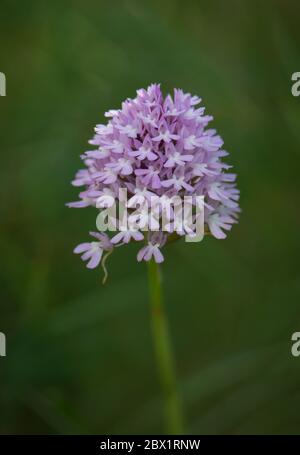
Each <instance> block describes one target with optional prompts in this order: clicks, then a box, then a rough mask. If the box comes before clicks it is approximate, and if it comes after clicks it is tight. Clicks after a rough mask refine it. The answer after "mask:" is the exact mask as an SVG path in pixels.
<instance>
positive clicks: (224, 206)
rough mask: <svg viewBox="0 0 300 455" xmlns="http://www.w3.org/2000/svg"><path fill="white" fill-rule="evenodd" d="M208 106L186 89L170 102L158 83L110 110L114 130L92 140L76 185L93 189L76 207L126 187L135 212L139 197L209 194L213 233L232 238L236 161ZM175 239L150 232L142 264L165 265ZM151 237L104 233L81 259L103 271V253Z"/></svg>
mask: <svg viewBox="0 0 300 455" xmlns="http://www.w3.org/2000/svg"><path fill="white" fill-rule="evenodd" d="M200 102H201V100H200V98H198V97H197V96H192V95H190V94H189V93H184V92H183V91H182V90H180V89H175V90H174V96H173V97H171V96H170V95H167V96H166V97H165V98H164V97H163V95H162V92H161V89H160V85H158V84H152V85H150V86H149V87H148V88H147V89H146V90H145V89H140V90H138V91H137V96H136V98H134V99H127V100H126V101H124V102H123V103H122V107H121V109H117V110H110V111H108V112H106V113H105V116H106V117H108V118H109V120H108V122H107V124H106V125H102V124H100V125H97V126H96V128H95V136H94V138H93V139H92V140H91V141H90V144H92V145H93V146H95V149H94V150H91V151H87V152H85V153H84V155H83V156H82V160H83V162H84V164H85V168H84V169H81V170H79V171H78V172H77V174H76V177H75V180H74V181H73V182H72V183H73V185H74V186H84V187H85V189H84V191H82V192H81V193H80V194H79V197H80V200H79V201H78V202H72V203H69V204H68V205H69V207H87V206H95V207H96V206H97V207H99V205H97V201H98V200H99V198H100V200H101V198H102V199H103V197H105V196H107V195H110V196H113V197H114V198H116V199H117V198H118V194H119V189H120V188H126V189H127V192H128V194H129V198H131V199H129V206H130V201H132V199H133V198H135V200H138V199H139V200H141V199H143V198H146V199H147V198H150V197H151V196H154V195H156V196H159V197H161V196H168V197H172V196H180V197H181V198H183V197H184V196H191V195H197V196H204V204H205V209H204V210H205V212H204V222H205V227H206V230H207V232H210V233H211V234H212V235H213V236H214V237H216V238H218V239H223V238H225V237H226V233H225V231H229V230H230V229H231V227H232V224H233V223H236V222H237V215H238V212H239V211H240V209H239V205H238V200H239V191H238V189H237V188H236V184H235V179H236V175H235V174H232V173H229V172H227V171H228V169H229V168H230V167H231V166H229V165H228V164H226V163H224V162H223V161H222V159H223V157H225V156H226V155H228V153H227V152H226V151H225V150H224V149H223V140H222V139H221V137H220V136H219V135H217V134H216V131H215V130H214V129H208V128H207V126H208V124H209V122H210V121H211V120H212V117H211V116H209V115H206V114H205V112H204V111H205V108H204V107H197V105H198V104H200ZM177 234H178V235H185V232H183V231H182V232H179V231H177ZM93 235H94V236H96V237H97V235H95V233H94V234H93ZM169 235H170V234H168V233H166V232H162V231H160V232H149V233H148V235H147V244H146V246H144V247H143V248H142V249H141V250H140V251H139V253H138V257H137V259H138V260H139V261H140V260H146V261H147V260H149V259H151V258H152V257H153V258H154V260H156V262H162V261H163V255H162V253H161V251H160V249H161V247H162V246H163V245H164V244H165V243H166V241H167V239H168V236H169ZM143 239H144V233H143V232H142V230H141V231H136V230H128V231H127V232H119V233H117V234H116V235H115V236H114V237H113V238H112V239H109V238H108V236H107V235H106V234H103V233H102V234H98V237H97V242H91V243H90V244H87V243H85V244H83V245H84V247H83V246H82V245H79V246H78V247H77V248H76V249H75V253H81V252H83V251H84V255H83V259H89V260H90V261H89V267H96V266H97V265H98V264H99V262H100V261H101V257H102V251H103V250H104V251H109V250H111V249H112V247H113V245H123V244H126V243H128V242H129V241H130V240H134V241H141V240H143ZM96 243H97V245H96ZM100 250H101V253H100Z"/></svg>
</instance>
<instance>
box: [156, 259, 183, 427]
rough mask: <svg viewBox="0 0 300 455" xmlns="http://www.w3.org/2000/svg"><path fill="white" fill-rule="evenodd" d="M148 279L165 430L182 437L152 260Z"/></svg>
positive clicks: (169, 355) (181, 421) (157, 271)
mask: <svg viewBox="0 0 300 455" xmlns="http://www.w3.org/2000/svg"><path fill="white" fill-rule="evenodd" d="M148 276H149V292H150V304H151V314H152V329H153V338H154V345H155V351H156V360H157V366H158V372H159V375H160V381H161V385H162V389H163V394H164V405H165V418H166V427H167V428H166V429H167V432H168V433H169V434H183V419H182V416H181V411H180V404H179V399H178V394H177V387H176V380H175V369H174V363H173V356H172V349H171V343H170V337H169V328H168V322H167V319H166V315H165V312H164V307H163V299H162V287H161V274H160V269H159V266H158V264H156V262H154V261H153V260H151V261H149V262H148Z"/></svg>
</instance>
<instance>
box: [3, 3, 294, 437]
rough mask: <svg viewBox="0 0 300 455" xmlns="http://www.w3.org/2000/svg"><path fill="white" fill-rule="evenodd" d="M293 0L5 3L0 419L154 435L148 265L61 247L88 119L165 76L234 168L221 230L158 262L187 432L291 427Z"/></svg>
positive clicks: (128, 253)
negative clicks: (229, 220)
mask: <svg viewBox="0 0 300 455" xmlns="http://www.w3.org/2000/svg"><path fill="white" fill-rule="evenodd" d="M299 20H300V4H299V2H298V1H296V0H295V1H290V0H278V1H276V0H273V1H271V0H270V1H264V2H262V1H258V0H254V1H253V0H244V1H242V0H227V1H222V0H212V1H210V2H208V1H189V0H186V1H174V0H173V1H171V0H164V1H158V0H151V1H146V0H145V1H141V0H136V1H134V0H128V1H117V0H116V1H111V2H109V1H99V0H98V1H83V0H81V1H79V0H77V1H76V0H75V1H58V0H53V1H51V2H50V1H45V0H30V1H29V0H27V1H23V2H21V1H15V0H9V1H8V0H2V1H1V28H0V35H1V39H0V64H1V67H0V71H2V72H4V73H5V74H6V78H7V96H6V97H5V98H4V97H2V98H0V115H1V133H0V137H1V138H0V145H1V168H0V173H1V187H2V191H1V227H0V247H1V259H2V265H1V276H0V284H1V303H0V305H1V307H0V331H2V332H5V333H6V335H7V357H6V358H0V406H1V413H0V432H1V433H2V434H5V433H9V434H11V433H22V434H24V433H25V434H27V433H30V434H32V433H34V434H39V433H43V434H44V433H47V434H48V433H49V434H65V433H67V434H70V433H71V434H77V433H84V434H89V433H99V434H101V433H146V434H147V433H162V432H163V431H164V427H163V413H162V400H161V393H160V387H159V382H158V379H157V374H156V367H155V362H154V353H153V346H152V340H151V331H150V322H149V305H148V300H147V299H148V296H147V279H146V267H145V265H144V264H137V262H136V259H135V256H136V252H137V249H138V245H130V246H129V247H127V248H121V249H119V250H118V251H116V252H115V253H114V254H113V255H112V256H111V257H110V258H109V264H108V265H109V272H110V276H109V280H108V283H107V285H105V286H104V287H103V286H102V285H101V279H102V275H101V274H102V272H101V270H100V269H97V270H96V271H89V270H87V269H86V268H85V266H84V263H83V262H81V260H80V259H79V257H77V256H74V255H73V253H72V249H73V248H74V246H75V245H77V244H78V243H81V242H82V241H86V239H87V238H88V237H87V235H88V234H87V233H88V231H89V230H91V229H94V228H95V211H94V210H93V209H86V210H75V209H72V210H70V209H67V208H66V207H65V206H64V204H65V202H68V201H73V200H76V199H77V192H78V191H77V189H74V188H72V187H71V186H70V181H71V179H72V178H73V175H74V173H75V171H76V170H77V169H78V168H79V167H80V166H81V162H80V158H79V155H80V154H81V153H82V152H83V151H85V150H87V149H88V146H87V141H88V139H90V137H91V136H92V134H93V127H94V125H95V124H96V123H100V122H101V121H103V120H104V117H103V113H104V112H105V111H106V110H107V109H109V108H116V107H118V106H119V105H120V103H121V101H122V100H123V99H124V98H126V97H128V96H130V97H133V96H134V94H135V90H136V89H137V88H140V87H146V86H147V85H148V84H149V83H151V82H161V83H162V88H163V90H164V92H165V93H166V92H167V91H169V90H172V88H173V87H181V88H183V89H184V90H185V91H190V92H192V93H194V94H198V95H199V96H201V97H202V98H203V103H204V105H205V106H206V107H207V112H208V113H211V114H213V115H214V118H215V120H214V126H215V127H216V128H217V129H218V130H219V132H220V134H221V135H222V136H223V138H224V140H225V146H226V149H227V150H228V151H229V152H230V153H231V155H230V157H229V160H228V161H229V162H230V164H233V165H234V167H235V170H236V171H237V172H238V174H239V179H238V184H239V187H240V189H241V194H242V198H241V205H242V209H243V213H242V216H241V219H240V223H239V225H237V226H234V228H233V230H232V232H231V233H230V235H229V237H228V239H227V240H226V241H217V240H215V239H213V238H207V239H205V240H204V241H203V243H201V244H193V243H191V244H187V243H185V242H178V243H176V244H173V245H170V246H168V247H167V249H166V261H165V263H164V265H163V272H164V288H165V294H166V306H167V311H168V315H169V318H170V325H171V334H172V338H173V342H174V349H175V353H176V359H177V370H178V378H179V386H180V393H181V396H182V401H183V407H184V412H185V415H186V420H187V431H188V432H192V433H198V434H207V433H208V434H216V433H222V434H240V433H247V434H248V433H260V434H266V433H274V434H278V433H280V434H282V433H300V415H299V412H298V408H299V406H300V358H294V357H292V355H291V352H290V350H291V335H292V333H293V332H295V331H299V330H300V306H299V304H300V281H299V278H300V277H299V252H300V251H299V250H300V248H299V247H300V240H299V225H300V218H299V195H300V192H299V166H300V154H299V146H300V128H299V124H300V122H299V119H300V98H294V97H293V96H292V95H291V85H292V82H291V74H292V73H293V72H296V71H300V36H299Z"/></svg>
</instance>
